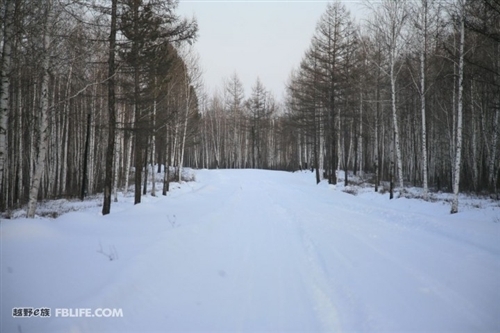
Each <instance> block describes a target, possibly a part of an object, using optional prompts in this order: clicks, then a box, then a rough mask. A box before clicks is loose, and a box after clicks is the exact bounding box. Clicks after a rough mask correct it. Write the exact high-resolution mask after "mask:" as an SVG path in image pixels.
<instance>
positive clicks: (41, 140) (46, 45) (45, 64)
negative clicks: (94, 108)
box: [27, 0, 54, 218]
mask: <svg viewBox="0 0 500 333" xmlns="http://www.w3.org/2000/svg"><path fill="white" fill-rule="evenodd" d="M53 10H54V8H53V1H52V0H47V1H46V2H45V3H44V6H43V15H44V17H45V20H44V24H43V27H42V31H43V37H42V38H43V39H42V49H41V52H42V53H41V58H42V60H41V66H42V80H41V86H40V107H39V111H38V117H39V120H38V129H37V137H38V140H37V143H38V147H37V148H38V149H37V156H36V159H35V167H34V168H35V172H34V174H33V178H32V180H31V187H30V194H29V202H28V211H27V217H29V218H34V217H35V210H36V204H37V200H38V191H39V189H40V181H41V178H42V175H43V172H44V170H45V157H46V155H47V149H48V130H47V129H48V117H49V79H50V77H49V75H50V73H49V69H50V51H51V42H52V36H51V31H50V28H51V26H52V24H53V19H54V12H53Z"/></svg>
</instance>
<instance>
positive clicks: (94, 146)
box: [0, 0, 200, 217]
mask: <svg viewBox="0 0 500 333" xmlns="http://www.w3.org/2000/svg"><path fill="white" fill-rule="evenodd" d="M176 6H177V2H176V1H166V0H161V1H160V0H148V1H146V0H144V1H143V0H112V1H105V2H101V1H90V0H79V1H75V0H44V1H39V0H36V1H35V0H3V1H1V15H2V20H1V21H2V27H1V28H2V29H1V33H2V36H1V39H0V40H1V41H2V63H1V92H0V93H1V100H0V102H1V104H0V107H1V114H0V116H1V122H0V195H1V197H0V207H1V211H6V210H10V209H12V208H16V207H22V206H24V205H26V204H28V208H27V215H28V216H29V217H33V216H34V214H35V207H36V202H37V201H38V200H42V199H53V198H71V197H80V198H82V199H83V198H84V197H85V196H86V195H89V194H94V193H102V192H105V202H104V206H103V208H104V209H103V213H109V205H110V198H111V195H112V192H114V196H115V198H116V194H117V190H118V189H123V190H124V191H127V189H128V187H129V181H130V178H129V174H131V173H132V172H133V170H134V169H135V170H142V169H144V166H145V165H148V164H151V163H152V162H153V163H161V164H165V163H166V164H170V165H174V164H176V165H179V164H182V158H183V153H182V152H183V150H184V146H185V145H186V144H187V142H186V137H189V133H190V132H192V131H195V130H196V119H197V117H199V114H198V105H197V103H198V102H197V89H198V86H199V84H200V73H199V69H198V67H197V63H196V56H195V55H194V54H193V53H192V52H191V51H190V50H189V47H188V46H186V45H185V44H186V43H192V42H194V41H195V39H196V36H197V23H196V21H194V20H186V19H183V18H181V17H179V16H177V15H176V14H175V8H176ZM146 170H147V169H146ZM146 177H148V174H147V172H146V173H144V172H143V173H141V172H138V173H135V176H134V178H133V182H131V184H135V202H136V203H138V202H140V200H141V194H142V193H144V192H143V190H144V189H143V188H141V186H144V184H145V182H146ZM167 180H168V179H166V180H165V184H164V186H163V191H164V192H165V191H167V190H168V182H167ZM155 190H156V189H153V195H154V194H155ZM158 190H161V189H158ZM158 190H156V191H158Z"/></svg>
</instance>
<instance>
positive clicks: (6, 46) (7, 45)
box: [0, 0, 15, 207]
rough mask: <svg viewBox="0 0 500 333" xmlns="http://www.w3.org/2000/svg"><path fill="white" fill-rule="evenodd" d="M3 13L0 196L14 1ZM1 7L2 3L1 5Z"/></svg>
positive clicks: (1, 190) (3, 168)
mask: <svg viewBox="0 0 500 333" xmlns="http://www.w3.org/2000/svg"><path fill="white" fill-rule="evenodd" d="M6 2H7V3H6V6H5V13H4V14H3V17H4V22H3V27H1V26H0V30H2V32H3V40H2V46H3V49H2V57H1V63H0V196H1V195H2V193H3V192H4V191H5V189H4V179H5V178H6V177H5V175H4V170H5V169H6V168H5V166H6V157H7V127H8V123H9V120H8V118H9V110H10V94H9V89H10V76H11V73H10V72H11V62H12V44H13V34H14V9H15V1H14V0H10V1H9V0H8V1H6ZM0 8H1V9H3V3H2V7H0ZM2 205H3V200H0V207H2Z"/></svg>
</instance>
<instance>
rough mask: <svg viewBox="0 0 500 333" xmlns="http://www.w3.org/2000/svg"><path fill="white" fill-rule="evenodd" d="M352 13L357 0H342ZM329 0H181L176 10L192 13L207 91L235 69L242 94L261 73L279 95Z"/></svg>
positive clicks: (356, 11)
mask: <svg viewBox="0 0 500 333" xmlns="http://www.w3.org/2000/svg"><path fill="white" fill-rule="evenodd" d="M342 2H343V3H345V4H346V6H347V7H348V9H349V10H350V11H351V13H352V14H354V16H356V17H359V16H360V15H361V14H360V13H361V10H360V8H361V0H351V1H347V0H344V1H342ZM327 3H328V2H327V1H313V0H303V1H255V0H254V1H241V0H240V1H238V0H237V1H230V0H227V1H226V0H222V1H221V0H218V1H214V0H211V1H210V0H180V3H179V7H178V14H180V15H182V16H186V17H192V16H194V17H196V19H197V21H198V26H199V38H198V41H197V42H196V44H195V49H196V50H197V51H198V53H199V55H200V59H201V66H202V68H203V71H204V76H203V77H204V82H205V87H206V90H207V92H209V93H211V92H213V91H214V89H216V88H219V89H221V88H222V80H223V79H224V78H226V79H227V78H229V77H230V76H231V75H232V74H233V73H235V72H236V73H237V74H238V76H239V78H240V80H241V81H242V83H243V85H244V88H245V95H246V97H248V96H249V95H250V93H251V87H252V86H253V85H254V84H255V81H256V79H257V77H259V78H260V79H261V81H262V83H263V84H264V86H265V87H266V88H267V89H268V90H271V91H272V92H273V93H274V95H275V97H276V98H277V99H278V100H281V98H282V96H283V94H284V91H285V83H286V81H287V79H288V77H289V75H290V72H291V70H292V69H293V68H296V67H297V66H298V65H299V63H300V60H301V59H302V56H303V54H304V52H305V51H306V49H307V48H308V46H309V44H310V41H311V38H312V36H313V33H314V29H315V27H316V23H317V22H318V20H319V18H320V16H321V14H322V13H323V12H324V11H325V9H326V5H327Z"/></svg>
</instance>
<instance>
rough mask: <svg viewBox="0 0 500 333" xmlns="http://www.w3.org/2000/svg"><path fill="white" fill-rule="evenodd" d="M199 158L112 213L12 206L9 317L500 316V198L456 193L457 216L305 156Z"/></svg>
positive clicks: (72, 322) (286, 327) (81, 320)
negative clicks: (289, 167)
mask: <svg viewBox="0 0 500 333" xmlns="http://www.w3.org/2000/svg"><path fill="white" fill-rule="evenodd" d="M191 172H194V173H195V176H196V177H195V178H196V181H194V182H186V183H182V184H177V183H173V184H172V191H171V192H170V193H169V195H168V196H166V197H163V196H161V195H160V196H158V197H152V196H149V195H148V196H144V197H143V202H142V203H141V204H140V205H136V206H134V205H132V202H133V194H132V193H129V195H128V196H119V202H118V203H113V204H112V208H111V209H112V210H111V214H110V215H107V216H102V215H101V214H100V211H101V208H100V204H101V198H99V197H95V198H93V199H91V200H88V201H84V202H76V201H69V200H57V201H51V202H46V203H44V204H43V205H42V206H41V207H40V208H41V209H40V210H39V211H40V212H44V211H45V212H47V213H46V216H51V214H52V213H51V212H56V213H54V214H55V215H54V216H56V215H59V214H60V213H63V214H62V215H61V216H59V217H57V218H55V219H52V218H47V217H39V218H37V219H34V220H29V219H25V218H22V217H21V216H22V215H23V213H22V211H19V212H16V213H15V214H14V217H19V218H16V219H12V220H3V221H2V222H1V223H0V237H1V239H0V241H1V253H0V259H1V267H0V268H1V272H0V273H1V287H0V288H1V290H0V291H1V304H0V305H1V309H0V311H1V321H0V322H1V324H0V331H1V332H22V333H30V332H186V331H189V332H193V331H195V332H287V331H299V332H318V331H324V332H347V331H356V332H380V331H384V332H387V331H394V332H395V331H398V332H401V331H420V332H430V331H440V332H444V331H449V332H460V331H464V332H480V331H484V332H499V331H500V315H499V314H500V204H499V202H498V201H494V200H489V199H486V198H478V197H472V196H466V195H461V197H460V212H459V213H458V214H454V215H450V214H449V209H450V206H449V203H448V202H447V201H448V199H449V196H448V194H446V193H440V194H437V193H436V194H433V197H434V200H432V202H425V201H422V200H419V199H408V198H404V197H403V198H398V199H394V200H389V199H388V194H385V195H381V194H378V193H374V192H373V188H370V187H369V186H366V187H365V186H356V187H347V188H345V187H343V185H342V184H339V185H337V186H331V185H328V184H327V183H326V182H322V183H320V184H319V185H316V184H315V182H314V174H313V173H310V172H307V171H306V172H296V173H289V172H280V171H263V170H199V171H191ZM346 192H348V193H346ZM353 193H354V194H356V195H355V196H354V195H352V194H353ZM408 193H410V195H411V196H418V194H419V189H409V190H408ZM160 194H161V192H160ZM65 212H68V213H65ZM42 215H43V213H42ZM16 307H32V308H42V307H46V308H50V309H51V317H50V318H40V317H31V318H14V317H13V316H12V309H13V308H16ZM58 308H59V309H60V308H71V309H82V308H85V309H97V308H113V309H121V310H122V311H123V317H119V318H97V317H83V316H79V317H56V316H55V309H58Z"/></svg>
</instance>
